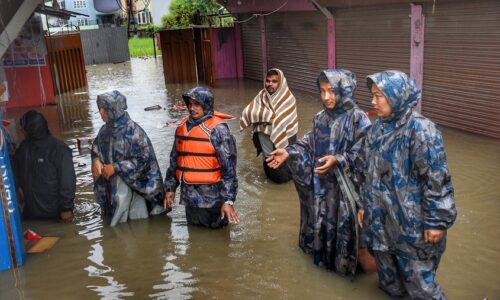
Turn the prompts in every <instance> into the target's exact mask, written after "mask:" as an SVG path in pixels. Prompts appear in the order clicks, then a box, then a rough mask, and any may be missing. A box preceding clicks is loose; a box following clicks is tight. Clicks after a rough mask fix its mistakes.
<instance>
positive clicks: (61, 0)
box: [57, 0, 66, 9]
mask: <svg viewBox="0 0 500 300" xmlns="http://www.w3.org/2000/svg"><path fill="white" fill-rule="evenodd" d="M57 4H59V8H61V9H65V8H66V5H65V4H64V0H57Z"/></svg>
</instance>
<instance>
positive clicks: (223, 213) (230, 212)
mask: <svg viewBox="0 0 500 300" xmlns="http://www.w3.org/2000/svg"><path fill="white" fill-rule="evenodd" d="M225 217H227V218H228V220H229V222H234V224H238V223H239V222H240V218H239V216H238V213H237V212H236V210H235V209H234V207H233V206H232V205H229V204H227V203H224V204H223V205H222V207H221V209H220V219H221V220H224V218H225Z"/></svg>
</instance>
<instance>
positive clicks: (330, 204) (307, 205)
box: [286, 69, 371, 275]
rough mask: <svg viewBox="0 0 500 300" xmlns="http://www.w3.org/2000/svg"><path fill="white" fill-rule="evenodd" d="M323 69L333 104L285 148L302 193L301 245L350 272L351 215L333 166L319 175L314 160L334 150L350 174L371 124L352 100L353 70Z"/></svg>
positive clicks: (353, 249) (317, 259) (319, 260)
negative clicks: (330, 89)
mask: <svg viewBox="0 0 500 300" xmlns="http://www.w3.org/2000/svg"><path fill="white" fill-rule="evenodd" d="M323 73H324V74H325V75H326V77H327V78H328V81H329V82H330V84H331V86H332V87H333V91H334V93H335V98H336V105H335V107H334V108H333V109H331V110H330V109H326V108H325V109H323V110H322V111H320V112H319V113H318V114H316V116H315V117H314V119H313V124H312V130H311V131H310V132H309V133H307V134H306V135H305V136H304V137H303V138H302V140H299V141H297V142H296V143H295V144H292V145H290V146H288V147H286V150H287V151H288V153H289V154H290V157H289V160H288V164H289V166H290V169H291V170H292V173H293V178H294V182H295V187H296V189H297V192H298V194H299V198H300V208H301V209H300V211H301V218H300V236H299V246H300V248H301V249H302V250H303V251H304V252H306V253H309V254H312V255H313V257H314V263H315V264H317V265H319V264H324V265H325V267H326V268H327V269H330V270H334V271H335V272H336V273H338V274H340V275H351V274H354V272H355V269H356V261H357V240H356V225H355V224H356V223H355V215H354V214H353V212H352V208H351V206H350V202H349V200H348V199H347V197H346V196H345V195H344V194H343V193H342V191H341V189H340V187H339V183H338V182H337V179H336V176H335V174H334V168H332V169H330V170H329V171H328V172H327V173H326V174H323V175H321V174H317V173H315V172H314V168H317V167H319V166H320V165H322V163H319V162H318V159H320V158H322V157H324V156H326V155H334V156H335V157H336V158H337V160H338V163H339V166H340V167H341V168H342V169H343V170H345V171H346V173H350V171H352V169H353V165H354V162H355V161H357V157H358V152H359V150H360V149H361V147H362V145H363V140H364V137H365V136H366V133H367V132H368V129H369V128H370V126H371V123H370V120H369V119H368V117H367V115H366V114H365V113H364V112H363V111H362V110H360V109H359V108H358V106H357V104H356V103H355V101H354V99H353V96H354V91H355V89H356V77H355V75H354V74H353V73H351V72H350V71H347V70H343V69H328V70H325V71H323ZM318 86H319V82H318Z"/></svg>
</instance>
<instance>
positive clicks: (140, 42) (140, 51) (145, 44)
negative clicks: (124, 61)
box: [128, 38, 160, 57]
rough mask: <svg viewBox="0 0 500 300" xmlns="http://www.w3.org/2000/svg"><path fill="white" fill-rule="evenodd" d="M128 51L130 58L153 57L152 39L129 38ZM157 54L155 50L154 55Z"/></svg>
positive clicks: (158, 51) (157, 51)
mask: <svg viewBox="0 0 500 300" xmlns="http://www.w3.org/2000/svg"><path fill="white" fill-rule="evenodd" d="M155 42H156V39H155ZM128 49H129V51H130V57H138V56H153V55H154V52H153V38H131V39H129V40H128ZM159 54H160V50H158V49H156V55H159Z"/></svg>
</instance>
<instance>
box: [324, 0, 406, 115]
mask: <svg viewBox="0 0 500 300" xmlns="http://www.w3.org/2000/svg"><path fill="white" fill-rule="evenodd" d="M409 14H410V5H408V4H404V5H390V6H372V7H359V8H348V9H338V10H335V13H334V15H335V20H336V30H335V33H336V46H337V54H336V55H337V61H336V62H337V67H341V68H345V69H348V70H350V71H353V72H354V73H356V76H357V79H358V88H357V91H356V95H355V99H357V101H358V104H359V105H360V106H361V107H362V108H363V109H366V110H371V104H370V102H371V93H370V92H369V90H368V88H367V87H366V76H367V75H369V74H372V73H375V72H380V71H384V70H389V69H396V70H401V71H403V72H405V73H407V74H409V73H410V37H411V22H410V21H411V20H410V17H409Z"/></svg>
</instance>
